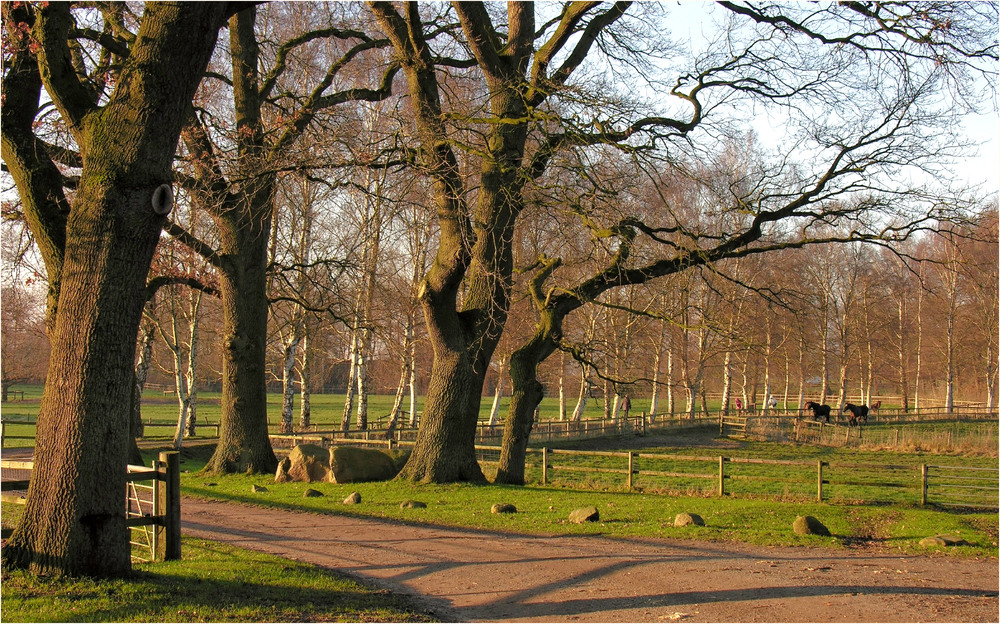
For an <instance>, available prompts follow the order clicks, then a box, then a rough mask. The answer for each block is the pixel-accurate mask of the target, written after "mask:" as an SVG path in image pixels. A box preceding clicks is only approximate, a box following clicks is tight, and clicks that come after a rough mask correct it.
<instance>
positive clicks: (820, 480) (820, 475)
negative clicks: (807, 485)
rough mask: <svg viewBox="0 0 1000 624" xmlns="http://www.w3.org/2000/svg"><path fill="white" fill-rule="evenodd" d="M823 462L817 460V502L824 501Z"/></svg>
mask: <svg viewBox="0 0 1000 624" xmlns="http://www.w3.org/2000/svg"><path fill="white" fill-rule="evenodd" d="M823 463H824V462H823V460H822V459H817V460H816V502H822V501H823Z"/></svg>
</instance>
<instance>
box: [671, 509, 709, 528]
mask: <svg viewBox="0 0 1000 624" xmlns="http://www.w3.org/2000/svg"><path fill="white" fill-rule="evenodd" d="M689 524H694V525H697V526H705V521H704V520H703V519H702V517H701V516H699V515H698V514H693V513H687V512H686V511H685V512H681V513H679V514H677V516H676V517H675V518H674V526H675V527H682V526H687V525H689Z"/></svg>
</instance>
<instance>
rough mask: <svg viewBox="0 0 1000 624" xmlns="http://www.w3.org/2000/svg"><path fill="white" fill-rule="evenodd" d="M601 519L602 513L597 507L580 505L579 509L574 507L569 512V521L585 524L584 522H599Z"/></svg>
mask: <svg viewBox="0 0 1000 624" xmlns="http://www.w3.org/2000/svg"><path fill="white" fill-rule="evenodd" d="M600 519H601V514H600V512H598V511H597V507H580V508H579V509H574V510H573V511H572V512H571V513H570V514H569V521H570V522H573V523H575V524H583V523H584V522H599V521H600Z"/></svg>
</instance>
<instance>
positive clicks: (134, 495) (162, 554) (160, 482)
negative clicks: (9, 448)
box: [0, 451, 181, 562]
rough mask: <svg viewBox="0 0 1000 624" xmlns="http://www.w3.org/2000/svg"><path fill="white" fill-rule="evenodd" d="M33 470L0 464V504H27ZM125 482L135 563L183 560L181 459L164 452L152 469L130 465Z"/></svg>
mask: <svg viewBox="0 0 1000 624" xmlns="http://www.w3.org/2000/svg"><path fill="white" fill-rule="evenodd" d="M33 470H34V460H30V459H29V460H7V459H4V460H0V473H2V480H0V500H3V502H5V503H14V504H19V505H25V504H27V502H28V499H27V496H28V486H29V484H30V480H31V473H32V471H33ZM125 480H126V494H125V523H126V525H127V526H128V527H129V531H130V534H131V535H130V540H129V541H130V543H131V545H132V560H133V561H139V562H150V561H155V560H170V559H180V558H181V482H180V455H179V454H178V453H177V452H175V451H169V452H163V453H160V456H159V459H157V460H155V461H153V465H152V467H148V466H133V465H130V466H128V473H127V475H126V477H125Z"/></svg>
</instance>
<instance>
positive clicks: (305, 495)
mask: <svg viewBox="0 0 1000 624" xmlns="http://www.w3.org/2000/svg"><path fill="white" fill-rule="evenodd" d="M318 496H323V492H320V491H319V490H314V489H312V488H309V489H307V490H306V491H305V492H303V493H302V498H316V497H318Z"/></svg>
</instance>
